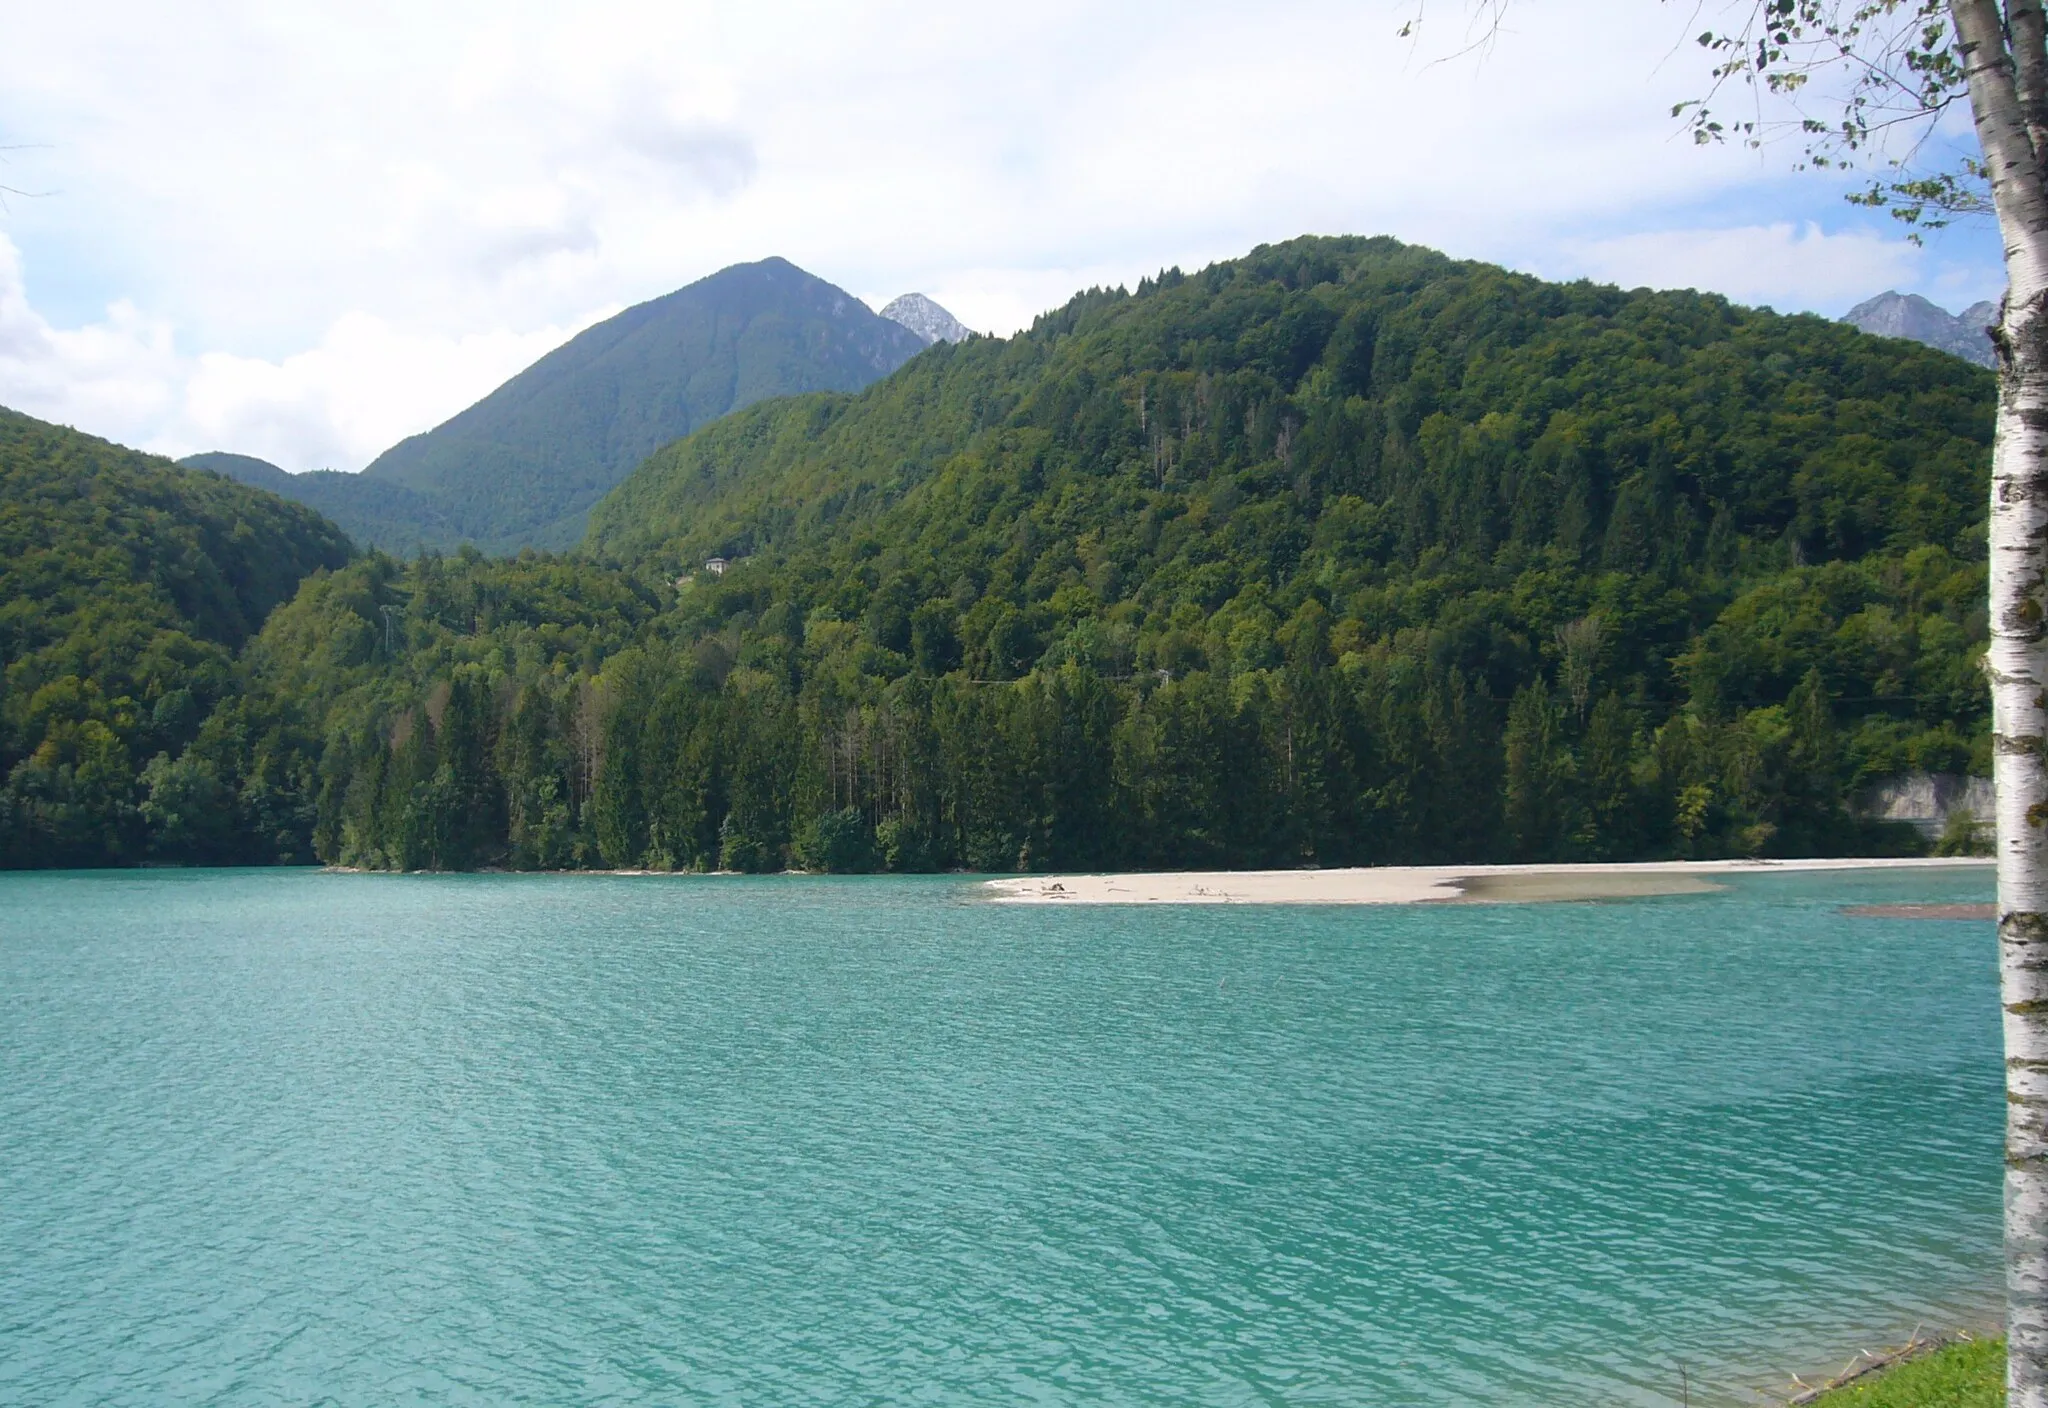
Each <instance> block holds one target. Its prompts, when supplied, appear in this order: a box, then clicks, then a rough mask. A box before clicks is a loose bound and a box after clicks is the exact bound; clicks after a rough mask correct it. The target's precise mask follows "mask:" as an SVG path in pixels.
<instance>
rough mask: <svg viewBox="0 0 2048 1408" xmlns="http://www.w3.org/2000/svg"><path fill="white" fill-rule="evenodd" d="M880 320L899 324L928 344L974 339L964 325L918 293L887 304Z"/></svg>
mask: <svg viewBox="0 0 2048 1408" xmlns="http://www.w3.org/2000/svg"><path fill="white" fill-rule="evenodd" d="M882 316H883V317H885V318H887V319H888V320H889V321H890V322H892V323H901V324H902V325H903V326H904V327H906V328H909V329H910V330H911V331H912V332H914V333H916V334H917V335H918V336H919V337H921V338H923V339H924V340H925V341H926V342H928V343H930V342H965V341H966V340H967V339H968V338H970V337H972V336H973V335H974V334H973V332H972V331H971V330H970V329H969V328H968V327H967V325H966V324H964V323H962V322H961V321H960V320H959V319H958V318H956V317H954V316H953V315H952V314H951V313H948V312H947V311H946V310H945V309H943V308H941V307H940V306H939V305H938V304H936V303H934V302H933V301H932V300H931V299H929V298H926V297H925V296H924V295H923V294H921V293H906V294H904V295H903V296H902V297H901V298H897V299H893V300H891V301H890V303H889V306H888V307H886V308H884V309H883V310H882Z"/></svg>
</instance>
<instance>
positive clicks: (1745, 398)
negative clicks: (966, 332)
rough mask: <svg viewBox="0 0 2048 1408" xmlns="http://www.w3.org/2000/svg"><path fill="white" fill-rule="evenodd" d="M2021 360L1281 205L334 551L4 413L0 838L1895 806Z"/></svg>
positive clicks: (1196, 862)
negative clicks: (1268, 221) (1613, 279)
mask: <svg viewBox="0 0 2048 1408" xmlns="http://www.w3.org/2000/svg"><path fill="white" fill-rule="evenodd" d="M1993 394H1994V385H1993V378H1992V375H1991V374H1990V373H1989V372H1986V371H1984V370H1982V369H1979V368H1976V367H1973V366H1970V365H1968V364H1967V363H1964V362H1962V361H1961V360H1959V359H1956V358H1954V357H1950V356H1948V355H1946V354H1943V353H1939V352H1935V351H1932V350H1929V349H1926V348H1922V347H1919V346H1917V345H1914V344H1910V343H1904V342H1897V341H1891V340H1885V339H1879V338H1875V337H1870V336H1866V335H1863V334H1860V333H1857V332H1855V331H1853V330H1851V329H1847V328H1843V327H1839V326H1836V325H1833V324H1830V323H1828V322H1825V321H1823V320H1821V319H1818V318H1814V317H1807V316H1795V317H1786V316H1780V315H1777V314H1775V313H1772V312H1769V311H1768V310H1754V309H1746V308H1742V307H1738V306H1735V305H1731V304H1729V303H1727V302H1725V301H1723V300H1721V299H1718V298H1714V297H1710V296H1703V295H1698V294H1694V293H1687V292H1676V293H1653V292H1647V291H1635V292H1625V291H1621V290H1617V289H1614V288H1609V287H1599V286H1594V285H1591V284H1574V285H1558V284H1549V283H1544V282H1541V281H1539V280H1535V279H1531V278H1527V277H1524V276H1520V275H1515V274H1510V273H1507V272H1505V271H1502V270H1500V269H1497V268H1493V267H1490V266H1486V265H1480V264H1472V263H1460V262H1454V261H1452V260H1449V259H1446V258H1444V257H1443V256H1440V255H1437V254H1434V253H1431V252H1429V251H1426V250H1421V249H1416V248H1412V247H1407V246H1403V245H1400V244H1397V243H1395V242H1393V241H1390V240H1365V239H1303V240H1297V241H1292V242H1289V243H1287V244H1284V245H1279V246H1271V247H1265V248H1262V249H1260V250H1257V251H1255V252H1254V253H1253V254H1251V255H1250V256H1248V257H1246V258H1244V259H1241V260H1236V261H1232V262H1228V263H1223V264H1218V265H1214V266H1212V267H1210V268H1208V269H1205V270H1202V271H1200V272H1198V273H1194V274H1188V275H1183V274H1182V273H1181V272H1179V271H1177V270H1168V271H1166V272H1164V273H1163V274H1162V275H1160V276H1159V277H1158V278H1156V279H1151V280H1147V281H1145V282H1144V283H1142V284H1141V285H1140V286H1139V287H1138V289H1137V290H1136V291H1135V292H1131V291H1126V290H1121V289H1116V290H1096V291H1091V292H1089V293H1086V294H1082V295H1080V296H1078V297H1076V298H1075V299H1074V300H1072V301H1071V302H1070V303H1069V304H1068V305H1067V306H1065V307H1064V308H1061V309H1059V310H1057V311H1055V312H1052V313H1049V314H1047V315H1045V316H1044V317H1042V318H1040V319H1039V320H1038V322H1037V323H1036V324H1035V325H1034V326H1033V327H1032V328H1030V329H1029V330H1028V331H1026V332H1024V333H1020V334H1019V335H1017V336H1015V337H1011V338H1008V339H974V340H971V341H969V342H967V343H964V344H958V345H943V344H942V345H940V346H936V347H934V348H932V349H930V350H928V351H925V352H923V353H921V354H920V355H918V356H916V357H915V358H913V359H912V360H910V361H909V362H908V363H907V364H906V365H904V366H903V367H902V368H901V369H899V370H898V371H896V372H895V373H894V374H893V375H892V376H890V377H888V378H886V379H885V380H883V381H880V382H878V383H876V384H875V385H873V386H870V387H868V388H867V389H865V390H864V391H861V392H858V393H854V394H813V395H806V396H797V397H789V398H782V399H776V400H771V401H766V402H763V403H760V404H757V405H755V406H753V407H751V408H748V409H745V410H742V411H739V412H736V413H734V414H732V415H729V416H726V417H725V418H723V419H721V420H718V421H716V422H714V423H713V424H711V425H709V426H708V427H706V428H704V429H702V430H699V431H698V432H696V433H695V434H694V435H692V436H690V437H689V438H687V439H684V440H682V441H680V442H677V443H675V444H673V445H670V446H668V447H666V448H664V449H661V450H659V451H657V452H656V453H655V454H654V455H653V456H652V458H650V459H648V460H647V461H646V462H645V463H644V464H643V465H642V466H641V467H640V468H639V469H638V470H637V471H636V472H635V473H634V474H633V475H632V476H631V477H630V478H628V479H627V480H626V481H625V482H624V483H623V484H621V485H620V486H619V487H618V488H617V489H616V490H614V491H613V492H612V493H611V494H610V495H609V496H608V497H606V498H605V499H604V500H603V501H602V502H600V503H599V504H598V505H597V507H596V508H595V509H594V510H593V511H592V514H591V520H590V532H589V536H588V537H587V538H586V540H585V541H584V543H583V544H582V546H581V547H580V548H579V549H577V550H576V551H574V552H571V553H567V554H561V555H545V554H538V553H534V552H531V551H528V552H523V553H521V554H520V555H519V556H517V557H515V558H489V557H485V556H483V555H481V554H479V553H477V552H475V551H473V550H465V551H464V552H461V553H458V554H453V555H448V556H427V557H423V558H420V559H418V560H415V561H411V562H400V561H397V560H394V559H392V558H390V557H387V556H384V555H382V554H378V553H374V552H373V553H370V554H368V555H354V556H351V555H349V553H348V550H347V548H346V546H345V544H344V542H343V540H342V539H340V537H339V535H338V534H337V533H336V532H335V531H334V530H332V529H330V528H327V527H325V525H324V524H323V523H322V521H321V520H319V519H318V518H316V517H315V516H314V515H313V514H311V513H310V512H309V511H303V510H299V509H297V508H296V507H293V506H289V505H285V504H283V503H282V502H281V501H279V500H277V499H275V498H274V497H272V496H270V495H267V494H264V493H262V492H260V491H257V490H254V489H249V488H246V487H244V486H242V485H238V484H230V483H228V482H227V481H225V480H222V479H219V478H217V477H215V476H212V475H208V474H205V473H203V472H200V471H196V470H180V469H176V468H175V467H172V466H169V465H166V464H164V463H163V462H162V461H151V460H147V459H146V457H142V456H137V455H128V454H127V453H126V452H121V451H117V450H114V449H113V448H112V447H107V446H104V445H102V444H101V443H100V442H92V441H87V440H85V438H84V437H78V436H71V435H70V434H69V433H68V432H61V431H55V430H53V429H51V428H47V427H37V426H36V424H35V423H34V422H29V421H26V420H23V419H22V418H19V417H11V418H9V419H8V420H7V421H6V422H5V426H6V436H5V438H4V439H0V456H4V459H0V474H4V476H5V480H4V483H5V490H6V498H5V507H4V510H0V512H4V513H5V514H6V515H7V516H6V517H5V518H4V519H0V523H4V524H5V529H4V531H5V533H6V546H7V548H8V562H7V564H6V565H4V566H0V573H6V574H8V575H6V576H4V577H0V600H4V603H5V605H4V607H0V620H4V621H5V623H6V624H5V625H4V627H0V631H4V634H0V643H4V644H0V648H4V651H5V660H6V673H5V693H4V695H0V718H4V721H5V728H6V732H5V734H4V737H0V765H4V767H5V768H6V777H7V784H6V791H5V794H4V799H0V857H4V858H5V861H6V863H8V864H13V865H78V864H126V863H136V862H143V861H164V862H188V863H219V862H264V861H293V860H296V861H305V860H307V859H309V858H313V857H317V858H318V859H320V860H322V861H325V862H328V863H334V864H343V865H351V866H362V867H369V868H380V869H406V870H411V869H465V868H476V867H495V866H503V867H512V868H563V867H578V866H601V867H608V868H640V867H646V868H656V869H670V868H694V869H713V868H721V869H732V870H748V871H759V870H780V869H783V868H785V867H790V866H796V867H801V868H806V869H819V870H833V871H863V870H880V869H891V870H938V869H956V868H962V869H969V870H976V871H1007V870H1028V869H1050V868H1061V869H1074V868H1133V867H1146V868H1151V867H1188V866H1294V865H1306V864H1317V865H1342V864H1372V863H1380V862H1422V861H1428V862H1445V863H1452V862H1465V861H1482V860H1510V859H1516V860H1566V859H1645V858H1659V857H1675V856H1685V857H1714V856H1750V855H1763V856H1771V855H1810V854H1831V853H1880V852H1890V851H1898V850H1910V849H1913V848H1916V847H1919V846H1921V845H1923V844H1924V843H1923V842H1922V841H1921V840H1920V838H1919V837H1918V836H1917V835H1916V834H1915V833H1912V832H1911V831H1910V830H1909V829H1906V828H1886V827H1882V826H1878V825H1875V824H1872V823H1869V822H1864V821H1859V820H1857V819H1856V817H1855V815H1854V814H1853V811H1852V808H1851V805H1850V804H1851V800H1852V798H1853V797H1854V796H1855V795H1856V793H1857V792H1858V790H1859V789H1861V788H1863V787H1865V786H1867V785H1868V784H1870V783H1871V782H1873V781H1875V780H1877V779H1881V778H1885V777H1890V776H1893V775H1896V774H1898V773H1902V772H1907V771H1911V770H1927V771H1936V772H1965V771H1975V772H1983V771H1987V770H1988V764H1989V753H1988V736H1987V732H1986V728H1987V722H1986V703H1985V695H1984V689H1983V686H1982V684H1981V681H1980V676H1979V673H1978V664H1977V662H1978V658H1979V656H1980V655H1981V653H1982V650H1983V646H1984V639H1985V617H1984V607H1983V601H1984V594H1985V569H1984V516H1985V508H1984V497H1985V492H1986V477H1987V470H1988V447H1989V443H1990V434H1991V415H1992V405H1993ZM38 436H40V437H41V438H40V439H39V438H38ZM80 447H85V448H80ZM95 447H96V448H95ZM17 485H19V486H20V487H17ZM38 485H41V486H43V487H42V489H41V490H38V489H37V486H38ZM38 492H40V493H41V494H42V499H41V500H37V499H36V494H37V493H38ZM37 502H44V503H45V504H46V506H45V507H43V508H41V509H37V508H35V507H34V504H36V503H37ZM132 504H146V505H147V508H146V510H145V509H144V508H139V507H132V506H131V505H132ZM38 514H40V516H38ZM30 549H33V552H32V553H31V555H32V556H37V557H38V558H39V559H40V558H47V559H49V561H48V563H47V564H46V565H45V566H42V567H38V568H34V569H33V570H35V571H37V572H41V573H43V574H45V575H46V576H47V577H48V579H49V581H50V582H51V583H53V584H55V583H69V584H70V585H69V586H68V587H64V586H56V585H53V586H49V587H45V586H44V585H43V584H42V582H41V580H40V579H31V578H29V577H26V576H23V575H21V574H23V573H24V572H26V571H28V570H30V569H28V568H25V567H24V566H23V565H22V563H21V558H22V555H23V553H24V552H25V551H28V550H30ZM713 556H718V557H723V558H726V559H729V560H731V565H730V566H729V567H728V568H727V570H726V571H725V572H724V573H723V575H714V574H713V573H711V572H709V571H707V570H705V568H704V566H703V564H704V563H705V561H706V560H707V559H709V558H711V557H713ZM115 559H118V561H116V560H115ZM202 562H203V563H205V564H208V567H207V569H206V570H202V567H201V563H202ZM115 567H119V569H120V571H119V572H118V573H116V572H114V571H113V569H114V568H115ZM259 568H260V570H259ZM67 574H68V575H67ZM124 574H125V575H124ZM301 578H303V580H301ZM66 591H68V592H69V593H70V595H69V596H68V597H67V596H66V595H65V592H66ZM67 603H68V604H67ZM229 603H232V610H230V609H229ZM273 607H274V609H273ZM138 622H141V623H144V624H140V625H138V624H137V623H138ZM151 623H153V624H151ZM259 623H260V626H261V629H260V630H258V629H256V627H257V626H258V625H259ZM159 639H161V640H162V641H163V642H164V643H163V644H161V645H153V644H150V642H156V641H158V640H159ZM174 641H175V642H176V644H175V645H174V644H173V643H172V642H174ZM178 651H184V652H185V654H184V655H177V652H178ZM173 655H177V660H178V662H179V663H178V664H177V665H176V666H175V667H172V666H168V665H166V666H161V667H159V666H155V665H152V664H147V663H144V662H145V661H155V660H157V659H159V658H163V659H169V658H170V657H172V656H173ZM188 656H189V661H190V662H189V663H186V660H187V657H188ZM172 701H175V702H172Z"/></svg>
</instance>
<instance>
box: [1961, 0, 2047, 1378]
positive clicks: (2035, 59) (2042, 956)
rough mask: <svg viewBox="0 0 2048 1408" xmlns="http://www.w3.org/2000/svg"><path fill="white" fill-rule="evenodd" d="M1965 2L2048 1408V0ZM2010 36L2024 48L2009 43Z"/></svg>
mask: <svg viewBox="0 0 2048 1408" xmlns="http://www.w3.org/2000/svg"><path fill="white" fill-rule="evenodd" d="M2009 8H2010V10H2011V15H2010V18H2011V19H2012V21H2013V24H2012V27H2011V29H2010V30H2008V29H2007V27H2006V18H2007V17H2006V16H2005V15H2002V14H2001V12H2000V6H1999V4H1998V3H1997V0H1950V4H1949V11H1950V14H1951V15H1952V16H1953V18H1954V20H1955V26H1956V34H1957V37H1958V40H1959V42H1960V47H1961V51H1962V59H1963V64H1964V69H1965V72H1966V73H1967V74H1968V77H1969V85H1970V108H1971V112H1972V115H1973V116H1974V118H1975V120H1976V126H1977V137H1978V140H1979V142H1980V143H1981V144H1982V146H1983V150H1984V159H1985V167H1986V171H1987V173H1988V175H1989V176H1990V179H1991V188H1992V198H1993V201H1994V202H1995V204H1996V206H1997V210H1998V223H1999V231H2000V233H2001V235H2002V236H2003V237H2004V241H2005V264H2006V275H2007V279H2008V288H2007V293H2006V299H2005V304H2004V306H2003V308H2002V310H2001V314H2000V319H1999V326H1998V328H1997V329H1996V330H1995V332H1994V334H1993V336H1994V340H1995V341H1996V342H1997V344H1998V355H1999V377H1998V382H1999V388H1998V424H1997V438H1996V443H1995V447H1994V449H1993V451H1992V461H1991V523H1990V549H1991V601H1990V607H1991V646H1990V651H1989V654H1988V655H1987V657H1986V660H1985V668H1986V672H1987V674H1988V675H1989V676H1990V682H1991V719H1992V723H1991V728H1992V747H1993V755H1992V756H1993V775H1994V781H1995V785H1996V788H1997V795H1998V914H1999V918H1998V951H1999V1000H2000V1003H2001V1005H2002V1007H2003V1009H2004V1033H2005V1058H2006V1063H2005V1072H2006V1135H2005V1272H2006V1328H2007V1332H2008V1335H2009V1337H2010V1339H2009V1347H2008V1358H2007V1366H2008V1367H2007V1380H2006V1381H2007V1389H2008V1396H2009V1402H2010V1404H2011V1405H2012V1408H2048V650H2044V641H2048V620H2044V608H2048V599H2044V598H2048V191H2044V182H2043V156H2044V147H2043V145H2042V138H2043V134H2044V133H2048V125H2044V114H2048V104H2044V101H2043V99H2044V93H2043V86H2044V82H2048V54H2044V53H2043V50H2042V38H2043V31H2042V25H2041V22H2040V6H2039V0H2015V3H2013V4H2012V5H2011V6H2010V7H2009ZM2009 43H2010V45H2011V47H2008V44H2009Z"/></svg>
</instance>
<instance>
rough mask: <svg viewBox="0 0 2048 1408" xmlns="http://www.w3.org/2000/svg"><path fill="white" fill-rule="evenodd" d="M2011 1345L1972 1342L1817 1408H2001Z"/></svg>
mask: <svg viewBox="0 0 2048 1408" xmlns="http://www.w3.org/2000/svg"><path fill="white" fill-rule="evenodd" d="M2004 1402H2005V1341H2004V1340H2002V1339H1997V1340H1966V1341H1964V1342H1963V1343H1961V1344H1952V1345H1949V1346H1948V1347H1947V1348H1945V1349H1941V1350H1937V1351H1936V1352H1935V1353H1933V1354H1930V1355H1928V1356H1927V1357H1926V1358H1924V1359H1915V1360H1912V1361H1911V1362H1909V1363H1905V1364H1901V1365H1899V1367H1897V1368H1896V1369H1890V1370H1887V1371H1886V1372H1884V1373H1882V1374H1873V1375H1872V1376H1871V1377H1869V1378H1867V1379H1863V1380H1860V1381H1859V1382H1857V1383H1853V1384H1851V1385H1849V1386H1848V1387H1847V1388H1838V1389H1836V1390H1835V1391H1834V1392H1833V1393H1830V1394H1828V1395H1826V1396H1825V1397H1822V1398H1817V1399H1815V1400H1814V1403H1813V1408H1850V1405H1852V1404H1853V1405H1854V1408H2001V1405H2003V1404H2004Z"/></svg>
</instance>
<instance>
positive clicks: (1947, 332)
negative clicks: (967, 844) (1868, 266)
mask: <svg viewBox="0 0 2048 1408" xmlns="http://www.w3.org/2000/svg"><path fill="white" fill-rule="evenodd" d="M1997 316H1998V305H1997V304H1996V303H1993V302H1989V301H1986V302H1983V303H1975V304H1972V305H1971V306H1969V307H1968V308H1965V309H1964V310H1963V312H1962V315H1961V316H1960V317H1957V316H1954V315H1951V314H1950V313H1949V311H1948V310H1947V309H1945V308H1941V307H1939V306H1937V305H1935V304H1933V303H1929V302H1928V301H1927V300H1926V299H1924V298H1922V297H1921V296H1920V295H1919V294H1917V293H1897V292H1891V293H1881V294H1879V295H1878V296H1877V297H1875V298H1873V299H1870V300H1869V301H1867V302H1864V303H1859V304H1857V305H1856V306H1855V307H1854V308H1851V309H1850V310H1849V315H1848V316H1847V317H1846V318H1844V319H1842V321H1843V322H1845V323H1847V324H1849V326H1851V327H1854V328H1861V329H1862V330H1863V331H1864V332H1868V333H1875V334H1877V335H1878V336H1879V337H1903V338H1906V339H1908V340H1909V341H1912V342H1919V343H1925V344H1926V345H1927V346H1929V347H1938V348H1940V349H1941V350H1942V351H1944V352H1949V353H1953V354H1954V355H1956V356H1958V357H1961V358H1962V359H1963V360H1964V361H1966V362H1975V363H1976V364H1977V365H1978V366H1980V367H1989V366H1994V365H1996V359H1995V358H1994V357H1993V356H1992V352H1991V339H1990V338H1989V337H1987V336H1985V333H1984V329H1985V328H1986V327H1988V326H1990V324H1991V322H1992V321H1993V320H1994V319H1995V318H1996V317H1997Z"/></svg>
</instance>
